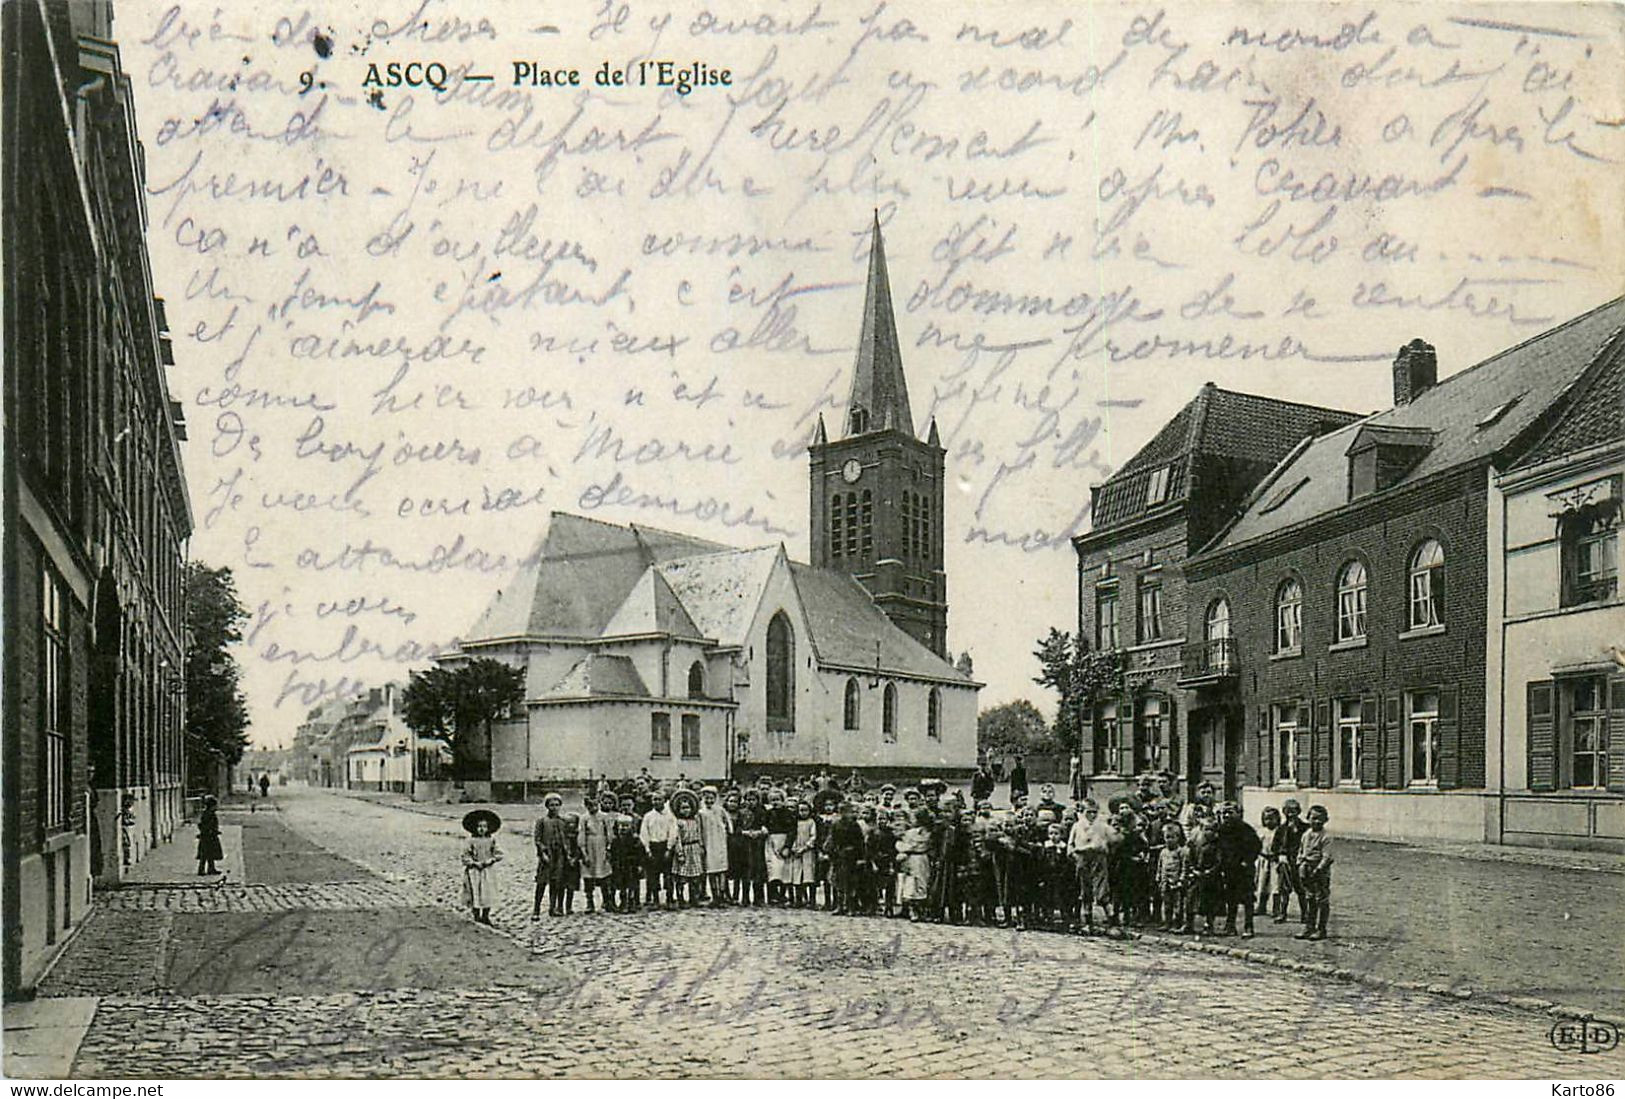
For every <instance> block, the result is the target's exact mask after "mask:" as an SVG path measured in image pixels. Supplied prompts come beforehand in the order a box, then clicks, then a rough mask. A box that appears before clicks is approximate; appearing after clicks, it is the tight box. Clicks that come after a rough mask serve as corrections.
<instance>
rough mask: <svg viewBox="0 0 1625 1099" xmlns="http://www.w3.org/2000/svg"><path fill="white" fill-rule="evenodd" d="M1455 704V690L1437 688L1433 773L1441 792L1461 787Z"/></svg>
mask: <svg viewBox="0 0 1625 1099" xmlns="http://www.w3.org/2000/svg"><path fill="white" fill-rule="evenodd" d="M1456 703H1457V694H1456V688H1454V687H1440V688H1439V728H1438V734H1439V738H1438V739H1439V743H1438V746H1437V751H1438V753H1439V758H1438V760H1437V762H1435V763H1434V766H1433V771H1434V774H1436V775H1437V776H1438V779H1439V789H1441V790H1454V789H1455V788H1456V787H1457V786H1459V785H1461V714H1460V711H1459V710H1458V708H1457V705H1456Z"/></svg>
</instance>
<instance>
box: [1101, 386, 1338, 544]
mask: <svg viewBox="0 0 1625 1099" xmlns="http://www.w3.org/2000/svg"><path fill="white" fill-rule="evenodd" d="M1357 419H1359V414H1358V413H1354V412H1344V411H1341V410H1339V409H1335V408H1323V407H1321V406H1319V405H1309V404H1299V403H1297V402H1295V401H1281V400H1276V399H1275V398H1273V397H1260V396H1258V395H1256V394H1253V393H1237V392H1234V391H1232V390H1228V389H1220V388H1219V387H1218V386H1216V385H1214V384H1213V383H1212V382H1208V383H1207V384H1206V385H1204V386H1202V388H1201V389H1199V390H1198V391H1197V393H1196V396H1195V397H1193V398H1192V399H1191V401H1190V402H1189V403H1188V404H1186V405H1185V407H1184V408H1182V409H1180V410H1179V412H1177V413H1176V414H1175V415H1174V417H1173V418H1172V419H1170V420H1169V421H1168V422H1167V423H1166V424H1164V425H1163V427H1162V430H1161V431H1158V432H1157V433H1156V435H1154V436H1152V438H1151V441H1150V442H1148V443H1146V444H1145V446H1143V447H1141V448H1140V449H1139V450H1138V451H1137V452H1136V453H1135V455H1134V457H1132V458H1130V459H1129V460H1128V461H1127V462H1125V463H1123V466H1122V468H1121V469H1119V470H1118V471H1117V472H1116V473H1114V474H1113V475H1112V476H1111V477H1109V478H1108V479H1107V480H1106V481H1105V483H1104V484H1102V485H1101V486H1100V490H1099V492H1098V493H1097V494H1096V496H1095V503H1094V510H1093V515H1092V519H1091V528H1090V529H1091V532H1093V531H1097V530H1105V529H1107V528H1110V527H1115V526H1118V525H1120V524H1122V523H1125V522H1129V521H1131V520H1133V519H1135V518H1137V517H1138V516H1139V515H1141V514H1142V513H1144V512H1146V511H1148V510H1150V509H1151V508H1155V507H1162V506H1165V505H1169V504H1175V503H1180V502H1183V501H1185V500H1187V499H1188V498H1189V496H1190V492H1191V482H1192V478H1191V469H1190V466H1191V459H1193V458H1196V457H1203V458H1218V459H1226V460H1229V461H1230V462H1232V463H1239V464H1241V465H1247V464H1251V465H1253V466H1255V467H1256V468H1257V473H1255V474H1254V476H1262V475H1263V474H1264V473H1265V472H1267V471H1268V470H1269V468H1270V467H1271V466H1273V465H1274V464H1275V463H1276V462H1278V461H1280V459H1281V457H1282V455H1284V454H1286V453H1287V452H1288V451H1290V450H1291V449H1292V447H1293V446H1294V445H1296V444H1297V443H1298V442H1299V441H1300V440H1301V439H1303V438H1304V437H1305V436H1308V435H1314V434H1317V433H1319V432H1322V431H1326V430H1328V429H1330V428H1333V427H1337V426H1341V425H1343V424H1348V423H1352V422H1353V421H1355V420H1357ZM1163 467H1167V468H1168V485H1167V491H1166V494H1165V495H1164V496H1163V498H1162V499H1161V500H1160V501H1157V502H1155V503H1152V502H1149V501H1148V499H1147V495H1146V482H1147V479H1148V477H1149V475H1150V474H1151V472H1152V471H1154V470H1157V469H1160V468H1163Z"/></svg>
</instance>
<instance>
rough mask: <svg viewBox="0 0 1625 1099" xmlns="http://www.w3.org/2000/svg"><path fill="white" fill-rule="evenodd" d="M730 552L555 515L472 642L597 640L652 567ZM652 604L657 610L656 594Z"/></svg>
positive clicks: (647, 530)
mask: <svg viewBox="0 0 1625 1099" xmlns="http://www.w3.org/2000/svg"><path fill="white" fill-rule="evenodd" d="M726 548H727V547H725V546H722V545H719V544H718V543H716V542H708V541H706V540H704V539H702V538H691V537H689V536H688V535H684V534H675V533H673V532H671V531H665V530H658V529H656V528H654V527H640V526H637V525H635V524H634V525H628V526H622V525H620V524H618V523H605V522H601V521H599V520H597V519H587V518H583V517H582V516H579V515H570V514H567V513H565V512H558V511H555V512H554V513H553V514H552V516H551V517H550V518H549V521H548V525H547V534H546V535H545V536H544V537H543V538H542V540H541V542H540V543H539V544H538V545H537V547H536V549H535V551H534V552H533V553H531V555H530V556H529V557H527V558H526V559H525V560H524V561H523V562H521V564H520V566H519V568H518V570H517V571H516V572H515V573H514V575H513V576H512V577H511V578H510V579H509V580H508V582H507V583H506V584H504V585H503V586H502V587H501V588H499V589H498V590H497V592H496V594H495V595H494V596H493V597H492V598H491V601H490V602H489V603H488V604H487V605H486V608H485V610H484V611H483V612H481V614H480V616H479V618H477V619H476V620H475V622H474V625H473V626H472V627H470V628H469V631H468V634H467V636H468V637H469V638H470V639H491V638H498V637H522V636H530V637H580V638H589V637H598V636H600V635H602V634H603V632H604V630H605V628H606V627H607V626H608V625H609V623H610V621H611V620H612V619H613V618H614V616H615V614H616V612H617V611H619V610H620V609H621V607H622V606H623V605H624V604H625V603H626V601H627V597H628V596H630V595H631V594H632V592H633V590H634V588H636V587H637V585H638V582H639V581H640V580H641V579H642V578H643V574H644V573H645V571H647V569H648V567H649V566H650V565H652V564H655V563H657V562H660V561H668V560H671V559H673V558H676V557H682V556H686V555H691V554H696V553H712V552H716V551H718V550H723V549H726ZM650 600H651V603H650V606H651V608H655V607H656V605H657V604H658V598H657V596H656V594H655V593H653V592H651V594H650ZM650 614H651V615H652V616H653V615H656V610H655V609H651V611H650Z"/></svg>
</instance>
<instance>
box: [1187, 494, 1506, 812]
mask: <svg viewBox="0 0 1625 1099" xmlns="http://www.w3.org/2000/svg"><path fill="white" fill-rule="evenodd" d="M1486 478H1487V472H1486V469H1485V467H1484V466H1482V465H1476V466H1469V467H1464V468H1462V469H1460V470H1458V471H1455V472H1453V473H1452V474H1450V475H1448V476H1446V477H1441V478H1437V479H1434V480H1431V481H1429V482H1425V483H1421V484H1418V485H1416V486H1415V487H1414V488H1411V489H1407V490H1405V491H1404V492H1403V493H1399V494H1395V495H1394V496H1389V497H1384V499H1383V501H1382V503H1381V505H1380V506H1369V507H1365V508H1353V509H1348V510H1345V511H1342V512H1339V513H1336V514H1334V515H1331V516H1328V517H1326V518H1324V519H1322V520H1319V521H1316V522H1313V523H1311V524H1307V525H1305V526H1304V527H1301V528H1295V529H1292V530H1289V531H1286V532H1283V533H1282V534H1281V535H1278V536H1276V537H1274V538H1271V539H1269V540H1267V541H1265V542H1262V543H1258V544H1253V545H1248V546H1244V547H1241V548H1238V549H1236V550H1234V551H1229V552H1226V553H1223V554H1219V555H1212V556H1207V557H1204V558H1203V559H1201V560H1200V561H1198V562H1194V563H1192V565H1190V566H1188V567H1187V570H1186V583H1187V584H1188V588H1189V602H1190V605H1191V607H1192V608H1202V611H1196V612H1195V613H1203V612H1205V608H1206V607H1207V606H1209V605H1210V604H1211V603H1212V602H1213V601H1214V600H1216V599H1220V598H1223V599H1226V600H1228V602H1229V606H1230V630H1231V634H1232V636H1233V637H1234V638H1235V642H1236V648H1237V651H1238V660H1239V663H1240V668H1241V672H1240V675H1239V676H1238V678H1237V701H1238V703H1239V704H1240V706H1241V709H1242V712H1243V714H1244V715H1245V721H1246V726H1245V733H1244V736H1243V743H1242V761H1243V771H1244V773H1245V776H1246V781H1247V784H1248V785H1251V786H1256V787H1271V786H1276V785H1280V784H1283V782H1284V780H1283V778H1282V776H1281V775H1280V774H1278V773H1277V772H1279V771H1280V770H1282V767H1281V766H1280V758H1279V754H1278V753H1279V751H1280V747H1281V746H1280V743H1279V740H1278V739H1277V737H1276V734H1275V730H1274V728H1273V727H1272V726H1273V724H1274V721H1273V714H1272V712H1271V710H1272V707H1278V706H1296V705H1298V704H1302V705H1303V706H1305V707H1306V708H1307V716H1308V718H1309V728H1308V735H1307V738H1305V737H1304V735H1303V734H1302V733H1301V732H1300V735H1299V739H1298V744H1299V746H1298V751H1297V752H1296V759H1295V764H1296V768H1295V769H1296V770H1298V772H1299V773H1298V774H1297V775H1296V776H1295V785H1297V786H1300V787H1322V788H1330V787H1332V786H1333V785H1334V784H1335V783H1336V782H1338V781H1339V780H1343V779H1344V776H1341V775H1336V774H1334V769H1335V767H1334V753H1335V751H1336V745H1335V743H1334V740H1335V729H1334V725H1335V722H1336V715H1335V711H1334V705H1335V703H1336V702H1337V701H1339V700H1347V701H1349V702H1351V703H1353V702H1356V701H1359V702H1361V703H1363V704H1364V706H1363V707H1362V738H1363V739H1364V741H1365V742H1364V743H1363V744H1362V745H1361V750H1362V751H1361V754H1362V756H1363V761H1362V764H1363V765H1362V766H1361V768H1360V771H1361V774H1360V775H1359V777H1358V778H1353V777H1352V776H1351V777H1349V778H1348V779H1346V781H1347V782H1348V784H1349V785H1352V786H1356V787H1364V788H1368V789H1375V788H1382V789H1401V788H1408V787H1410V785H1411V783H1410V778H1411V776H1410V775H1408V773H1407V768H1406V754H1405V750H1404V749H1405V744H1404V739H1405V727H1404V726H1405V713H1406V701H1405V699H1406V695H1407V694H1408V693H1414V692H1423V691H1429V692H1431V691H1438V692H1439V693H1440V694H1441V698H1442V704H1441V707H1440V711H1441V712H1440V718H1439V721H1438V725H1437V731H1438V738H1439V743H1438V752H1437V765H1436V768H1435V771H1436V785H1437V788H1438V789H1441V790H1450V789H1457V788H1482V787H1483V786H1484V782H1485V761H1484V747H1485V741H1484V644H1485V636H1486V635H1485V613H1486V611H1485V606H1486V600H1485V588H1484V585H1485V553H1484V546H1485V538H1486V519H1485V516H1486V500H1487V495H1486V487H1487V481H1486ZM1429 538H1432V539H1435V540H1437V541H1438V542H1439V544H1440V545H1441V546H1442V547H1443V549H1444V554H1445V564H1444V583H1445V598H1444V605H1443V619H1444V621H1443V627H1442V629H1439V628H1433V629H1428V630H1418V631H1412V630H1409V629H1407V625H1408V622H1407V615H1408V613H1409V605H1408V602H1407V601H1408V598H1409V571H1410V560H1411V555H1412V553H1413V552H1414V550H1415V549H1416V547H1417V546H1418V545H1420V544H1421V543H1422V542H1423V541H1424V540H1425V539H1429ZM1353 560H1358V561H1360V562H1362V563H1363V564H1364V566H1365V569H1366V604H1365V616H1366V624H1365V635H1364V638H1363V639H1362V640H1357V641H1345V642H1338V641H1337V640H1336V639H1335V637H1334V633H1335V629H1336V621H1337V598H1338V593H1337V583H1338V577H1339V575H1340V574H1341V572H1342V569H1343V568H1344V566H1345V565H1346V564H1347V563H1348V562H1350V561H1353ZM1288 578H1291V579H1294V580H1296V581H1297V583H1298V584H1299V585H1300V586H1301V590H1302V593H1303V603H1302V644H1301V647H1300V650H1299V652H1298V653H1297V654H1296V655H1285V654H1280V653H1277V652H1276V595H1277V592H1278V591H1279V589H1280V587H1281V585H1282V584H1283V582H1285V581H1286V580H1287V579H1288ZM1189 628H1191V629H1198V628H1199V624H1198V622H1197V621H1196V620H1195V619H1194V618H1193V619H1191V620H1190V626H1189ZM1452 703H1453V705H1452Z"/></svg>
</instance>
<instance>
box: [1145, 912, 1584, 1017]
mask: <svg viewBox="0 0 1625 1099" xmlns="http://www.w3.org/2000/svg"><path fill="white" fill-rule="evenodd" d="M1136 935H1137V941H1142V942H1146V943H1149V944H1151V945H1154V946H1157V947H1160V948H1161V949H1163V950H1183V951H1187V952H1190V953H1193V954H1211V955H1213V956H1215V957H1225V958H1232V959H1235V960H1237V961H1244V962H1251V963H1252V964H1254V965H1264V966H1269V967H1271V968H1274V969H1282V970H1287V971H1289V972H1293V973H1307V974H1313V975H1314V976H1317V977H1330V978H1331V979H1333V980H1335V981H1342V982H1344V983H1345V984H1355V985H1362V986H1364V987H1366V988H1372V989H1377V990H1380V991H1383V992H1424V993H1428V994H1429V995H1433V996H1437V997H1439V998H1441V999H1447V1000H1453V1001H1456V1002H1458V1003H1464V1002H1469V1001H1471V1002H1476V1003H1480V1004H1490V1005H1494V1006H1495V1007H1507V1008H1512V1009H1513V1010H1515V1011H1523V1012H1528V1013H1531V1014H1536V1015H1546V1016H1548V1017H1550V1018H1554V1019H1572V1020H1575V1021H1577V1022H1591V1021H1593V1020H1599V1016H1598V1015H1597V1014H1596V1013H1595V1012H1593V1011H1591V1010H1589V1009H1587V1008H1581V1007H1574V1006H1572V1005H1568V1004H1559V1003H1555V1002H1553V1001H1551V1000H1543V999H1541V998H1540V997H1538V996H1511V995H1507V994H1504V993H1502V994H1497V995H1493V996H1480V995H1478V994H1476V993H1475V992H1474V990H1473V989H1471V988H1466V987H1451V986H1447V985H1442V984H1438V983H1437V982H1431V983H1430V982H1428V981H1402V980H1392V979H1390V978H1387V977H1379V976H1377V975H1376V974H1373V973H1357V972H1355V971H1354V970H1351V969H1344V968H1341V967H1339V966H1335V965H1332V964H1331V963H1330V962H1321V961H1315V960H1312V959H1305V958H1294V957H1291V956H1289V955H1286V954H1276V953H1273V952H1270V951H1266V950H1257V949H1254V948H1252V947H1234V946H1225V945H1223V944H1222V943H1215V942H1200V941H1198V940H1195V939H1179V938H1173V937H1170V936H1166V935H1160V934H1156V933H1154V932H1151V933H1148V932H1137V933H1136ZM1600 1021H1602V1022H1613V1020H1609V1019H1601V1020H1600Z"/></svg>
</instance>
